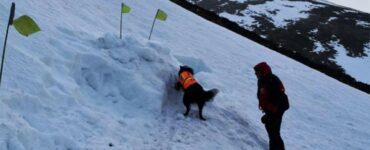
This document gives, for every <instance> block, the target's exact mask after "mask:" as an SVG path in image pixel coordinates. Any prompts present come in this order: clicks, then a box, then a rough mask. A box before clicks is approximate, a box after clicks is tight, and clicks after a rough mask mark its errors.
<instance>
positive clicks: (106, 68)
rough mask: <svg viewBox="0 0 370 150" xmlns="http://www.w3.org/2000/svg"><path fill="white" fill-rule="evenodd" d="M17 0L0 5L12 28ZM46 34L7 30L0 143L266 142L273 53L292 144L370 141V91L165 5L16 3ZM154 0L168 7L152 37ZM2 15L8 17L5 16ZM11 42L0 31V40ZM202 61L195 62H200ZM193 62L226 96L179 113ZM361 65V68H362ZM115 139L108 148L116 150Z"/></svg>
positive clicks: (257, 145)
mask: <svg viewBox="0 0 370 150" xmlns="http://www.w3.org/2000/svg"><path fill="white" fill-rule="evenodd" d="M11 2H12V1H10V0H3V1H1V2H0V14H3V15H0V29H1V30H0V31H1V35H4V33H5V31H4V29H5V25H6V22H7V20H8V16H7V14H8V13H9V7H10V5H11ZM15 2H16V4H17V6H16V7H17V10H16V17H18V16H20V15H23V14H27V15H29V16H31V17H32V18H33V19H34V20H36V22H37V23H38V24H39V25H40V28H41V29H42V31H41V32H39V33H36V34H34V35H32V36H30V37H28V38H26V37H22V36H21V35H19V34H17V33H16V31H15V30H14V28H13V27H12V28H11V29H10V34H9V39H8V48H7V53H6V59H5V68H4V74H3V81H2V83H1V88H0V97H1V99H0V150H28V149H37V150H50V149H70V150H75V149H117V150H121V149H132V150H135V149H138V150H147V149H184V150H187V149H189V150H190V149H191V150H200V149H225V150H231V149H233V150H234V149H236V150H237V149H243V150H244V149H256V150H258V149H266V148H267V146H268V142H267V141H268V138H267V133H266V131H265V129H264V127H263V125H262V124H261V123H260V117H261V115H262V113H261V112H260V111H259V110H258V108H257V103H258V102H257V99H256V96H255V95H256V84H257V83H256V82H257V81H256V77H255V75H254V72H253V66H254V65H255V64H257V63H259V62H261V61H267V62H268V63H269V64H270V65H271V67H272V69H273V72H274V73H275V74H277V75H278V76H279V77H280V78H281V80H282V81H283V82H284V84H285V87H286V91H287V94H288V96H289V98H290V104H291V108H290V109H289V110H288V111H287V112H286V115H285V116H284V121H283V124H282V136H283V139H284V141H285V144H286V147H287V149H329V150H330V149H366V148H367V147H368V145H370V142H369V140H368V139H369V137H370V131H369V130H368V127H369V126H370V122H369V121H368V120H369V109H368V108H369V107H370V101H369V98H370V96H369V95H368V94H366V93H364V92H361V91H359V90H356V89H354V88H352V87H349V86H347V85H345V84H343V83H341V82H338V81H337V80H335V79H332V78H330V77H328V76H326V75H324V74H322V73H320V72H318V71H315V70H312V69H311V68H308V67H306V66H304V65H302V64H300V63H298V62H296V61H294V60H292V59H289V58H287V57H285V56H282V55H280V54H278V53H276V52H274V51H271V50H269V49H267V48H266V47H263V46H260V45H258V44H256V43H254V42H252V41H250V40H248V39H245V38H244V37H241V36H239V35H237V34H235V33H233V32H230V31H228V30H226V29H225V28H222V27H219V26H217V25H215V24H213V23H210V22H208V21H206V20H204V19H202V18H200V17H198V16H196V15H195V14H192V13H190V12H188V11H186V10H184V9H182V8H181V7H179V6H177V5H175V4H173V3H171V2H169V1H167V0H157V1H146V2H141V1H137V0H127V1H125V3H126V4H127V5H129V6H131V8H132V12H131V13H129V14H125V15H124V16H123V19H124V20H123V35H124V36H123V39H119V38H118V37H119V36H118V33H119V17H120V14H119V12H120V10H119V9H120V4H121V2H122V1H118V0H112V1H110V2H109V3H108V2H103V1H100V0H80V1H74V0H49V1H38V0H27V1H21V0H18V1H15ZM158 8H161V9H162V10H164V11H165V12H167V13H168V19H167V21H165V22H161V21H158V22H157V23H156V26H155V29H154V31H153V35H152V38H151V41H148V40H147V38H148V36H149V31H150V27H151V24H152V21H153V17H154V15H155V12H156V10H157V9H158ZM4 14H5V15H4ZM0 37H1V38H0V41H3V38H4V37H3V36H0ZM194 62H195V63H194ZM187 63H194V64H190V65H195V66H196V70H199V71H198V73H197V74H196V78H197V79H198V81H199V83H200V84H202V85H203V87H204V88H205V89H210V88H218V89H219V90H220V93H219V94H218V95H217V97H216V98H215V100H214V101H213V102H212V103H209V104H208V105H206V106H205V109H204V115H205V117H206V118H207V121H205V122H204V121H200V120H199V119H198V118H197V109H196V107H193V108H192V109H193V110H192V111H191V113H190V115H189V117H186V118H185V117H183V115H182V113H183V112H184V107H183V104H182V101H181V99H182V93H181V92H177V91H175V90H174V89H173V84H174V82H175V75H176V74H177V69H178V65H179V64H187ZM364 72H365V71H364ZM109 145H112V146H111V147H110V146H109Z"/></svg>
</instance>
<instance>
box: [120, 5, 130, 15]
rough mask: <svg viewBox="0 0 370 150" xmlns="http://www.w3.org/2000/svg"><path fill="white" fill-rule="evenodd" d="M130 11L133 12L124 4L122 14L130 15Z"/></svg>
mask: <svg viewBox="0 0 370 150" xmlns="http://www.w3.org/2000/svg"><path fill="white" fill-rule="evenodd" d="M130 11H131V8H130V7H129V6H127V5H125V4H124V3H122V8H121V12H122V13H129V12H130Z"/></svg>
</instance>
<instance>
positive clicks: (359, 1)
mask: <svg viewBox="0 0 370 150" xmlns="http://www.w3.org/2000/svg"><path fill="white" fill-rule="evenodd" d="M327 1H330V2H332V3H335V4H337V5H342V6H345V7H350V8H352V9H356V10H360V11H363V12H366V13H370V9H369V7H370V0H351V1H348V0H327Z"/></svg>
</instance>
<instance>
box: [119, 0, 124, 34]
mask: <svg viewBox="0 0 370 150" xmlns="http://www.w3.org/2000/svg"><path fill="white" fill-rule="evenodd" d="M123 6H124V4H123V3H122V4H121V21H120V22H121V24H120V30H119V38H120V39H122V14H123V13H122V9H123Z"/></svg>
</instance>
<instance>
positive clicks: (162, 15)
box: [155, 9, 167, 21]
mask: <svg viewBox="0 0 370 150" xmlns="http://www.w3.org/2000/svg"><path fill="white" fill-rule="evenodd" d="M155 18H157V19H158V20H162V21H166V19H167V14H166V13H165V12H164V11H162V10H160V9H158V12H157V16H155Z"/></svg>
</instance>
